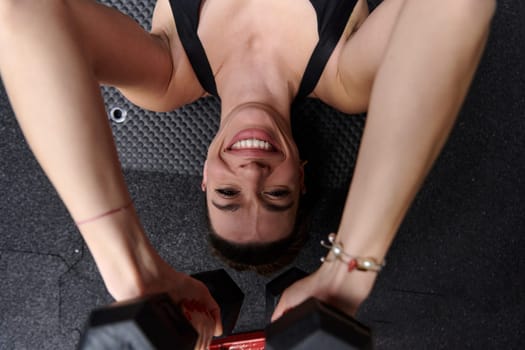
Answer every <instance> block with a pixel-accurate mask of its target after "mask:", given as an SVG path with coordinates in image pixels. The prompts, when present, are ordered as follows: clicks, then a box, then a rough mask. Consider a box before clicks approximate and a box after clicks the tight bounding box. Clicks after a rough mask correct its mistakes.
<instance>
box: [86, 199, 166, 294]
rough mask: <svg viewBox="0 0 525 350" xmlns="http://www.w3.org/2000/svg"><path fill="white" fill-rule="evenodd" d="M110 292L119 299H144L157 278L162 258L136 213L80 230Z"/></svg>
mask: <svg viewBox="0 0 525 350" xmlns="http://www.w3.org/2000/svg"><path fill="white" fill-rule="evenodd" d="M79 229H80V231H81V233H82V236H83V237H84V240H85V241H86V244H87V246H88V248H89V250H90V252H91V254H92V255H93V258H94V260H95V263H96V265H97V268H98V270H99V272H100V274H101V276H102V279H103V280H104V283H105V285H106V288H107V290H108V291H109V293H110V294H111V295H112V296H113V297H114V298H115V299H116V300H122V299H129V298H134V297H137V296H140V295H144V294H145V293H146V290H147V285H148V283H149V281H152V280H154V279H156V278H158V275H159V274H160V272H159V271H160V269H159V268H158V264H159V260H161V259H160V257H159V256H158V254H157V252H156V251H155V250H154V249H153V247H152V246H151V244H150V242H149V240H148V239H147V237H146V235H145V233H144V230H143V228H142V226H141V224H140V221H139V219H138V217H137V215H136V213H135V211H134V210H133V208H131V209H130V210H126V211H125V212H119V213H116V214H115V215H112V216H110V217H107V218H103V219H101V220H97V221H94V222H90V223H88V224H85V225H82V226H81V227H79Z"/></svg>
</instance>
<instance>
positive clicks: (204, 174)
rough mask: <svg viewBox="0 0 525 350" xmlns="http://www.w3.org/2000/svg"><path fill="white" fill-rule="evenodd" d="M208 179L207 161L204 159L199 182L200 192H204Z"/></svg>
mask: <svg viewBox="0 0 525 350" xmlns="http://www.w3.org/2000/svg"><path fill="white" fill-rule="evenodd" d="M207 181H208V161H207V160H205V161H204V168H203V169H202V183H201V190H202V192H206V182H207Z"/></svg>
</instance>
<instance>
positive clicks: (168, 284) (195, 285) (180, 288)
mask: <svg viewBox="0 0 525 350" xmlns="http://www.w3.org/2000/svg"><path fill="white" fill-rule="evenodd" d="M145 255H146V254H141V259H140V264H138V271H135V272H136V273H135V275H136V276H138V281H137V280H134V281H133V282H131V283H130V282H128V283H127V285H128V286H127V287H125V288H122V284H120V287H121V288H119V289H117V288H113V289H110V288H108V289H109V290H110V292H112V293H111V294H112V295H113V297H115V299H117V300H123V299H130V298H135V297H140V296H145V295H151V294H159V293H168V294H169V295H170V297H171V298H172V299H173V301H174V302H175V303H176V304H177V305H179V306H180V307H181V310H182V312H183V314H184V315H185V316H186V318H187V319H188V321H189V322H190V323H191V325H192V326H193V328H194V329H195V330H196V331H197V332H198V333H199V339H198V341H197V345H196V347H195V348H196V349H199V350H200V349H207V348H208V346H209V344H210V342H211V340H212V337H213V336H214V335H215V336H218V335H221V334H222V324H221V314H220V308H219V305H218V304H217V303H216V301H215V300H214V299H213V297H212V296H211V294H210V292H209V290H208V288H207V287H206V285H205V284H204V283H202V282H201V281H199V280H196V279H194V278H192V277H190V276H188V275H186V274H184V273H182V272H179V271H176V270H174V269H173V268H172V267H171V266H170V265H169V264H168V263H166V262H165V261H164V260H163V259H162V258H161V257H160V256H159V255H158V254H157V253H156V252H155V251H154V250H153V249H147V258H144V256H145ZM115 284H116V283H112V285H115ZM108 287H109V286H108Z"/></svg>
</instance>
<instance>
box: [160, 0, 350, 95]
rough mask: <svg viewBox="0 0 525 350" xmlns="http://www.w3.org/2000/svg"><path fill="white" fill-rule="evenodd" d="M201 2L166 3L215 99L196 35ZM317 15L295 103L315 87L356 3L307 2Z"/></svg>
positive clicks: (346, 0)
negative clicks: (313, 40) (313, 41)
mask: <svg viewBox="0 0 525 350" xmlns="http://www.w3.org/2000/svg"><path fill="white" fill-rule="evenodd" d="M201 1H202V0H170V4H171V10H172V12H173V16H174V18H175V23H176V25H177V32H178V34H179V38H180V41H181V43H182V46H183V47H184V51H185V52H186V55H187V56H188V58H189V60H190V63H191V66H192V67H193V70H194V71H195V75H196V76H197V78H198V79H199V82H200V84H201V85H202V87H203V88H204V90H206V91H207V92H208V93H209V94H212V95H214V96H217V97H218V93H217V86H216V85H215V78H214V76H213V72H212V70H211V67H210V63H209V61H208V57H207V56H206V52H205V50H204V47H203V46H202V43H201V41H200V39H199V36H198V35H197V28H198V26H199V15H200V14H199V11H200V7H201V6H200V5H201ZM310 2H311V3H312V6H313V7H314V9H315V12H316V14H317V31H318V33H319V42H318V43H317V45H316V47H315V49H314V51H313V52H312V56H311V57H310V60H309V61H308V65H307V66H306V70H305V71H304V74H303V78H302V80H301V84H300V85H299V90H298V92H297V96H296V100H298V99H302V98H304V97H306V96H308V95H309V94H310V93H311V92H312V91H313V90H314V89H315V86H316V85H317V82H318V81H319V78H320V77H321V74H322V73H323V70H324V67H325V66H326V63H327V62H328V59H329V58H330V56H331V54H332V52H333V50H334V49H335V47H336V45H337V43H338V42H339V39H340V38H341V35H342V34H343V31H344V29H345V27H346V24H347V23H348V20H349V18H350V15H351V14H352V10H353V8H354V6H355V4H356V2H357V0H310Z"/></svg>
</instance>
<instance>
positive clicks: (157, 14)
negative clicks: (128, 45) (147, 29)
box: [151, 0, 205, 108]
mask: <svg viewBox="0 0 525 350" xmlns="http://www.w3.org/2000/svg"><path fill="white" fill-rule="evenodd" d="M151 34H152V35H155V36H158V37H159V38H160V39H161V40H162V41H164V43H165V44H166V45H167V46H168V48H169V50H170V54H171V57H172V63H173V70H172V77H171V81H170V83H169V86H168V89H167V94H166V95H167V97H168V98H171V99H172V101H174V102H173V103H172V104H173V108H177V107H179V106H181V105H184V104H187V103H190V102H193V101H195V100H197V99H198V98H200V97H202V96H203V95H204V94H205V91H204V90H203V89H202V87H201V86H200V83H199V82H198V80H197V77H196V76H195V73H194V71H193V68H192V67H191V64H190V62H189V60H188V57H187V56H186V53H185V51H184V48H183V47H182V44H181V42H180V39H179V36H178V33H177V27H176V25H175V20H174V18H173V12H172V10H171V5H170V2H169V0H158V1H157V3H156V5H155V9H154V11H153V17H152V20H151Z"/></svg>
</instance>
